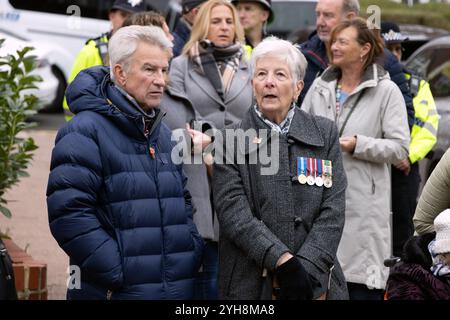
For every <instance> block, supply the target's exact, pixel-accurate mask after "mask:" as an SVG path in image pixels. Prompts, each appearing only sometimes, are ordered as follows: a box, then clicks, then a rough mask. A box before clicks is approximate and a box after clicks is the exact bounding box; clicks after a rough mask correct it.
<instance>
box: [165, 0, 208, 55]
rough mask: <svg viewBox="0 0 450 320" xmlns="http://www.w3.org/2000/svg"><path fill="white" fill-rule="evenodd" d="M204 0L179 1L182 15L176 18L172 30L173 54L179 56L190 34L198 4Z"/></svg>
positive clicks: (204, 0)
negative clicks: (175, 24)
mask: <svg viewBox="0 0 450 320" xmlns="http://www.w3.org/2000/svg"><path fill="white" fill-rule="evenodd" d="M203 2H206V0H183V1H181V7H182V10H183V11H182V13H183V16H182V17H181V18H180V20H178V23H177V26H176V27H175V30H174V31H173V38H174V39H173V56H174V57H176V56H179V55H180V54H181V51H183V47H184V45H185V44H186V42H187V41H188V40H189V37H190V36H191V29H192V25H193V24H194V20H195V17H196V16H197V13H198V11H199V10H200V6H201V4H202V3H203Z"/></svg>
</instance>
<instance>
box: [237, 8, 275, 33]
mask: <svg viewBox="0 0 450 320" xmlns="http://www.w3.org/2000/svg"><path fill="white" fill-rule="evenodd" d="M236 8H237V11H238V13H239V19H240V20H241V24H242V27H243V28H244V30H245V32H248V31H252V30H255V29H256V28H259V29H260V30H262V27H263V25H264V22H265V21H267V19H269V12H268V11H266V10H264V8H263V6H262V5H260V4H259V3H255V2H245V1H240V2H238V3H237V4H236Z"/></svg>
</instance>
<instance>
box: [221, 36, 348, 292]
mask: <svg viewBox="0 0 450 320" xmlns="http://www.w3.org/2000/svg"><path fill="white" fill-rule="evenodd" d="M251 65H252V73H253V76H252V77H253V78H252V87H253V93H254V95H255V98H256V104H255V105H254V106H253V107H252V108H250V110H249V111H248V112H247V114H246V115H245V117H244V119H243V121H242V122H241V123H240V124H239V125H237V126H235V127H234V128H231V129H226V130H232V131H233V132H234V134H233V132H231V134H230V131H228V132H226V133H225V132H223V134H222V137H224V138H223V141H221V142H223V146H224V147H223V151H224V153H223V154H221V155H219V152H217V148H216V158H215V160H216V162H215V164H214V174H213V194H214V204H215V208H216V210H217V214H218V219H219V225H220V240H219V296H220V298H221V299H272V298H274V297H276V298H277V299H294V300H306V299H324V298H326V299H347V298H348V293H347V289H346V285H345V279H344V276H343V273H342V270H341V267H340V265H339V262H338V261H337V258H336V251H337V247H338V244H339V241H340V239H341V235H342V230H343V227H344V211H345V189H346V186H347V181H346V177H345V173H344V170H343V168H342V158H341V152H340V149H339V142H338V133H337V130H336V126H335V125H334V123H333V122H331V121H330V120H327V119H325V118H322V117H316V116H312V115H309V114H307V113H305V112H303V111H302V110H300V109H299V108H298V107H297V106H296V105H295V101H297V97H298V95H299V94H300V92H301V90H302V88H303V77H304V74H305V68H306V60H305V58H304V57H303V55H302V54H301V53H300V52H299V51H298V50H297V49H296V48H295V47H294V46H293V45H292V44H291V43H290V42H288V41H285V40H280V39H277V38H274V37H269V38H266V39H265V40H264V41H263V42H262V43H260V44H259V45H258V46H257V47H256V48H255V49H254V51H253V54H252V61H251ZM236 129H239V130H236ZM239 132H240V134H245V135H247V137H248V138H247V139H243V138H242V137H239ZM252 134H253V136H252ZM218 140H220V139H217V137H216V141H215V143H217V141H218ZM264 155H266V156H264ZM267 157H269V158H268V159H269V160H270V161H269V162H267V161H266V160H267V159H266V158H267ZM242 159H244V161H240V160H242ZM256 159H258V161H256ZM219 160H220V161H219ZM252 160H255V161H253V162H252ZM263 160H264V161H263ZM255 163H256V164H255ZM267 163H269V166H267Z"/></svg>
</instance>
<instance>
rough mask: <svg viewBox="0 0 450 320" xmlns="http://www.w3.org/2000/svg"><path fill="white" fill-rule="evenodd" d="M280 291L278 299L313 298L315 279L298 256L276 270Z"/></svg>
mask: <svg viewBox="0 0 450 320" xmlns="http://www.w3.org/2000/svg"><path fill="white" fill-rule="evenodd" d="M275 276H276V277H277V280H278V284H279V285H280V291H279V294H278V300H311V299H312V298H313V285H312V283H313V281H312V279H311V276H310V275H309V274H308V272H306V270H305V268H304V267H303V266H302V264H301V263H300V261H299V260H298V259H297V258H296V257H292V258H290V259H289V260H288V261H286V262H285V263H283V264H282V265H280V266H279V267H278V268H277V269H276V270H275Z"/></svg>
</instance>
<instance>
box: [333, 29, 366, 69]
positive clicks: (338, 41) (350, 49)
mask: <svg viewBox="0 0 450 320" xmlns="http://www.w3.org/2000/svg"><path fill="white" fill-rule="evenodd" d="M357 37H358V32H357V31H356V29H355V28H353V27H349V28H346V29H344V30H342V31H341V32H339V33H338V34H336V36H335V38H334V39H333V40H332V41H333V42H332V43H331V51H332V53H333V61H332V63H333V64H334V65H336V66H338V67H342V66H346V65H354V64H361V65H362V64H363V61H361V57H363V58H365V57H366V55H367V52H368V50H367V49H368V48H367V46H366V45H364V46H362V45H360V44H359V43H358V41H357V40H356V39H357Z"/></svg>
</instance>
